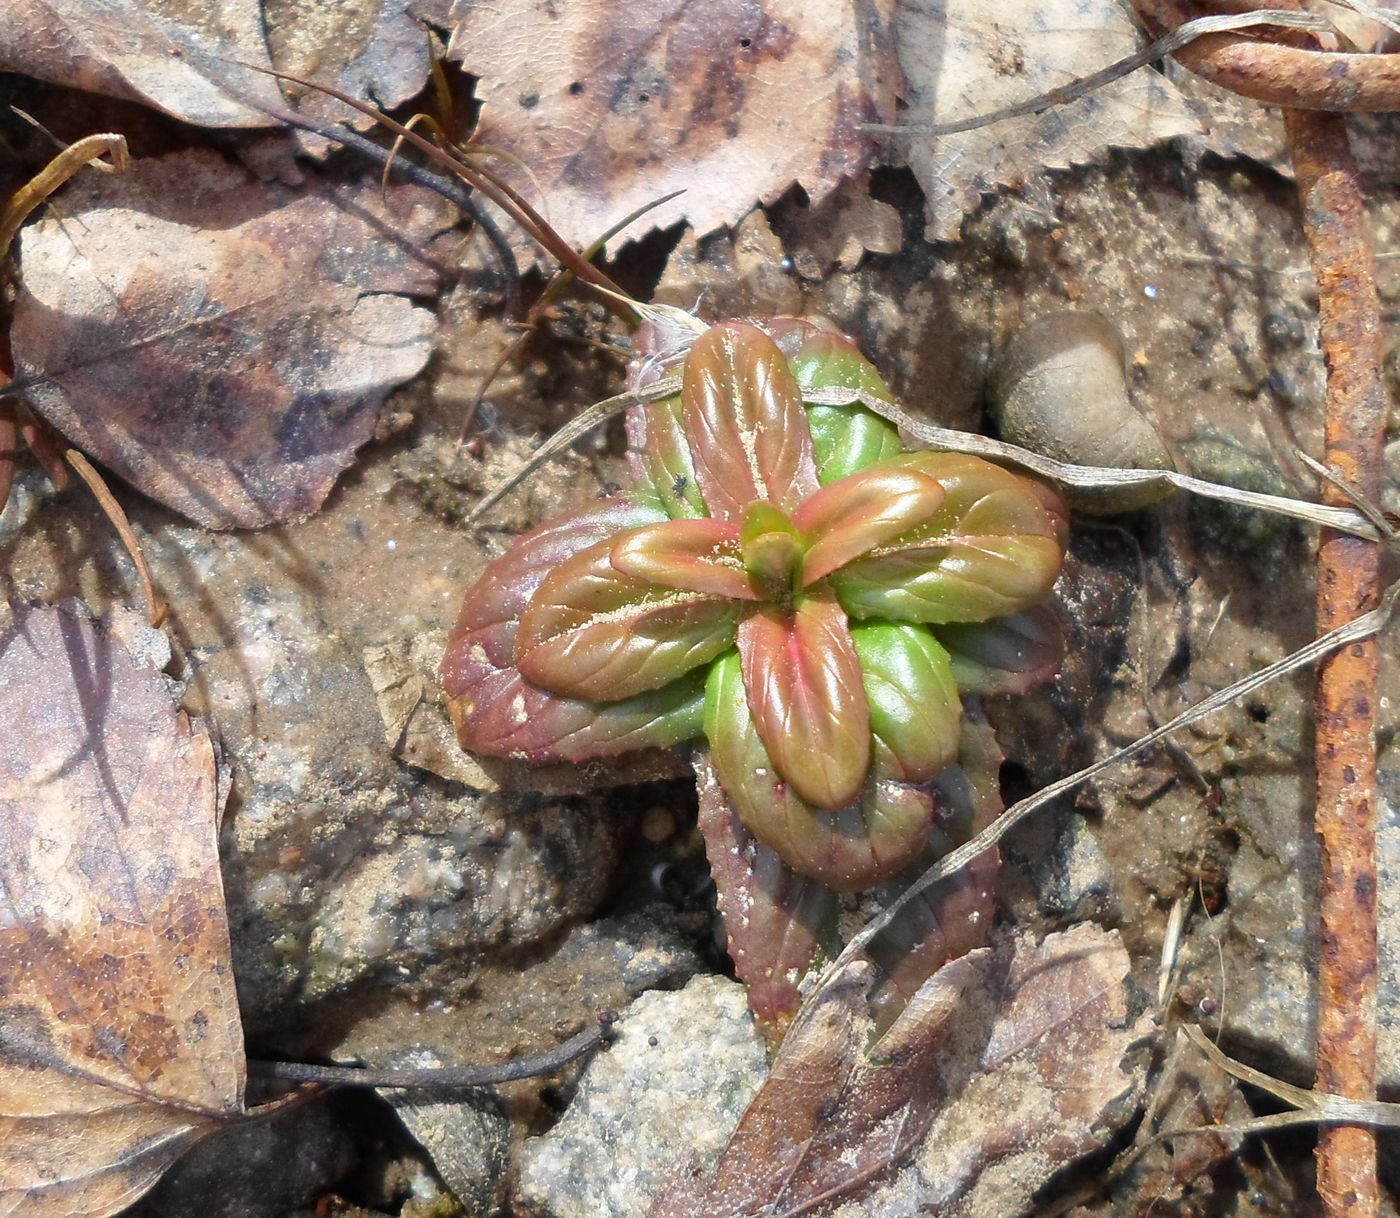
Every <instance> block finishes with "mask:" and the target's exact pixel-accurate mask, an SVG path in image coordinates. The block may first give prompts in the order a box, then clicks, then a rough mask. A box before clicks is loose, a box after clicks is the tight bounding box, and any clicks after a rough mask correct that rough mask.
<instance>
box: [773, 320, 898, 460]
mask: <svg viewBox="0 0 1400 1218" xmlns="http://www.w3.org/2000/svg"><path fill="white" fill-rule="evenodd" d="M791 366H792V373H793V376H795V377H796V378H797V383H798V384H799V385H800V386H801V387H802V388H803V389H804V390H807V389H831V388H839V389H854V390H858V391H863V392H865V393H869V394H872V395H873V396H875V397H879V398H886V399H888V398H889V397H890V391H889V388H888V386H887V385H886V384H885V382H884V381H883V380H882V379H881V378H880V374H879V373H878V372H876V371H875V365H874V364H872V363H871V362H870V361H869V360H868V359H866V358H865V356H863V355H862V354H861V353H860V350H859V349H858V348H857V347H856V345H855V343H853V342H852V341H851V340H850V339H849V338H847V337H846V336H845V335H843V334H835V333H832V332H830V331H821V330H819V331H815V332H814V333H812V334H811V335H810V337H808V338H807V339H806V341H805V342H803V344H802V345H801V347H799V348H798V350H797V352H796V354H794V355H793V356H792V360H791ZM807 422H808V425H809V426H810V427H811V429H812V455H813V457H814V459H815V460H816V464H817V477H818V479H819V480H820V481H821V483H822V484H823V485H826V484H827V483H829V482H835V481H836V480H837V479H838V478H845V477H848V476H849V475H851V474H853V473H855V472H856V471H858V470H862V469H865V468H866V467H867V466H871V465H874V464H875V463H876V462H877V461H883V460H885V459H886V458H887V457H893V456H897V455H898V454H899V453H901V452H903V451H904V446H903V445H902V444H901V443H900V442H899V432H898V431H896V430H895V427H894V425H893V424H892V423H889V422H886V421H885V420H884V419H882V418H880V416H879V415H877V414H874V413H873V412H871V411H869V410H866V409H865V407H863V406H809V407H808V408H807Z"/></svg>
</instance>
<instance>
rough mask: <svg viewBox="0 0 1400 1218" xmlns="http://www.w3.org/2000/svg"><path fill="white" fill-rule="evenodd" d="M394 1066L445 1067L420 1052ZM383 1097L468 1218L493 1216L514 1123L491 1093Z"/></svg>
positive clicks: (470, 1090)
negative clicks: (430, 1096) (423, 1151)
mask: <svg viewBox="0 0 1400 1218" xmlns="http://www.w3.org/2000/svg"><path fill="white" fill-rule="evenodd" d="M391 1064H392V1065H394V1066H395V1067H413V1068H424V1067H430V1066H441V1065H442V1064H443V1062H442V1059H441V1058H440V1057H438V1056H437V1055H436V1054H433V1053H429V1052H417V1053H405V1054H402V1055H400V1056H398V1057H395V1058H393V1059H392V1061H391ZM379 1094H380V1095H381V1096H383V1097H384V1099H385V1100H387V1101H388V1103H389V1104H390V1106H391V1107H392V1108H393V1109H394V1111H395V1112H397V1113H398V1116H399V1120H401V1121H402V1122H403V1123H404V1125H405V1127H407V1129H408V1131H409V1133H411V1134H412V1135H413V1137H414V1139H415V1140H416V1141H417V1142H418V1144H419V1145H420V1146H422V1147H423V1149H424V1150H425V1151H427V1152H428V1156H429V1157H430V1158H431V1159H432V1161H433V1166H434V1167H435V1168H436V1169H437V1173H438V1175H439V1176H441V1177H442V1181H443V1183H444V1184H446V1185H447V1187H448V1188H449V1189H451V1190H452V1195H453V1196H454V1197H456V1198H457V1200H458V1201H459V1202H461V1205H462V1211H463V1213H464V1214H465V1215H466V1218H484V1216H485V1215H487V1214H490V1213H492V1212H493V1211H494V1210H495V1208H496V1207H497V1205H498V1204H499V1203H500V1200H501V1197H502V1195H503V1193H504V1191H505V1173H506V1166H507V1164H508V1162H509V1159H510V1119H509V1118H508V1117H507V1116H506V1114H505V1112H504V1110H503V1109H502V1107H501V1104H500V1103H499V1101H498V1100H497V1099H496V1097H495V1095H494V1094H493V1093H492V1091H491V1089H490V1088H487V1087H464V1088H462V1089H461V1090H460V1091H458V1092H455V1093H452V1094H449V1095H443V1096H439V1097H436V1098H433V1099H423V1098H420V1097H419V1096H417V1095H415V1094H414V1093H412V1092H409V1091H403V1090H399V1089H387V1088H386V1089H384V1090H382V1091H380V1093H379Z"/></svg>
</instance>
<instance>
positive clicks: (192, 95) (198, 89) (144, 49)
mask: <svg viewBox="0 0 1400 1218" xmlns="http://www.w3.org/2000/svg"><path fill="white" fill-rule="evenodd" d="M232 60H242V61H243V62H244V63H247V64H252V65H254V66H256V67H263V68H270V67H271V66H272V63H271V61H270V60H269V59H268V55H267V46H266V44H265V43H264V41H263V15H262V10H261V7H260V5H259V4H258V0H160V2H156V0H6V3H4V4H3V5H0V69H3V70H5V71H8V72H21V73H23V74H25V75H26V76H37V77H39V78H40V79H41V80H51V81H54V82H56V83H58V84H61V85H71V86H72V87H73V88H76V89H87V90H89V91H91V92H94V93H105V94H107V95H108V96H110V97H120V98H123V99H125V100H128V101H136V102H143V103H145V104H146V105H149V106H155V107H156V108H157V109H159V110H164V111H165V113H167V114H170V115H173V116H174V117H175V118H178V119H183V120H184V121H185V122H187V123H197V124H199V125H201V126H205V127H268V126H272V125H274V123H275V121H276V120H274V119H271V118H269V117H268V116H267V115H266V114H264V113H263V112H262V111H261V110H260V109H258V107H257V104H256V103H259V102H261V103H262V104H263V105H270V106H280V105H281V104H282V98H281V95H280V94H279V93H278V91H277V86H276V84H275V83H274V82H273V81H272V80H271V79H269V78H268V77H266V76H261V75H259V74H258V73H257V72H254V71H250V70H249V69H248V68H246V67H242V66H241V65H239V64H237V63H233V62H230V61H232Z"/></svg>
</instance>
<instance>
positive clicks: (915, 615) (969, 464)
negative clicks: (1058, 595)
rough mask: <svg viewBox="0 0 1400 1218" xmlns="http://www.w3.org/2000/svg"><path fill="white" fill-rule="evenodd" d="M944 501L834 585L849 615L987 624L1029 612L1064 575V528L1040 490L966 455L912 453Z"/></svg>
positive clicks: (908, 458) (905, 460) (895, 462)
mask: <svg viewBox="0 0 1400 1218" xmlns="http://www.w3.org/2000/svg"><path fill="white" fill-rule="evenodd" d="M890 467H895V468H901V469H917V470H919V471H921V472H923V473H926V474H929V475H931V476H932V477H934V478H936V479H937V480H938V481H939V482H940V483H942V484H943V489H944V490H945V491H946V492H947V496H948V497H947V499H946V500H945V501H944V503H943V506H942V507H941V508H940V509H939V510H938V511H937V512H936V513H935V514H934V516H933V517H932V518H931V519H930V520H929V521H928V522H927V523H925V524H923V525H921V526H919V527H918V528H916V529H913V530H911V531H910V532H908V533H906V534H904V535H903V536H902V537H898V538H896V539H894V540H893V541H891V542H890V543H889V544H888V545H886V546H882V547H881V548H880V549H879V550H878V551H877V552H875V553H874V554H870V555H867V556H866V557H864V558H860V559H857V560H856V561H855V562H853V563H850V564H849V565H848V566H846V567H843V568H842V569H841V570H840V571H838V572H836V573H835V574H834V575H833V576H832V577H831V583H832V586H833V587H835V588H836V590H837V593H838V595H839V596H840V598H841V604H842V605H843V606H844V607H845V608H846V610H847V612H848V613H850V614H851V615H852V616H854V617H859V618H883V619H885V620H887V621H899V622H927V623H943V622H981V621H987V620H988V619H990V618H994V617H1005V616H1006V615H1008V614H1012V613H1017V612H1019V611H1020V610H1022V609H1026V608H1029V607H1030V606H1031V605H1033V604H1035V603H1036V602H1037V601H1038V600H1040V599H1041V598H1043V597H1044V596H1045V594H1046V593H1047V592H1049V590H1050V586H1051V585H1052V584H1053V583H1054V582H1055V577H1056V576H1057V575H1058V574H1059V570H1060V558H1061V550H1060V544H1059V540H1058V521H1057V520H1056V519H1055V518H1054V517H1053V516H1052V515H1051V513H1050V512H1049V511H1048V510H1047V508H1046V506H1045V504H1046V500H1045V495H1044V492H1043V489H1042V487H1041V486H1040V485H1039V484H1035V483H1031V482H1029V481H1028V480H1027V479H1023V478H1020V477H1018V476H1017V475H1015V474H1013V473H1010V472H1008V471H1007V470H1004V469H1002V468H1000V467H999V466H996V465H992V464H990V463H989V462H987V461H983V460H981V459H980V458H978V457H969V456H964V455H962V454H959V453H931V452H923V453H910V454H907V455H905V456H902V457H895V458H893V459H892V460H890V461H886V462H884V463H882V465H881V466H880V467H879V468H882V469H883V468H890Z"/></svg>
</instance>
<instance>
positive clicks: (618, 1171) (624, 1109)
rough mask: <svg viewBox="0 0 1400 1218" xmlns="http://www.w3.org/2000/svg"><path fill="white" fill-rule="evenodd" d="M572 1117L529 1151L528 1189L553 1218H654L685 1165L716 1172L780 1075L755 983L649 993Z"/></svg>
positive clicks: (587, 1081)
mask: <svg viewBox="0 0 1400 1218" xmlns="http://www.w3.org/2000/svg"><path fill="white" fill-rule="evenodd" d="M618 1033H619V1034H618V1039H617V1041H616V1042H615V1043H614V1044H613V1045H612V1047H611V1048H609V1049H608V1050H607V1052H605V1053H600V1054H599V1055H598V1056H597V1057H596V1058H595V1059H594V1060H593V1062H592V1063H591V1064H590V1065H589V1067H588V1069H587V1070H586V1071H585V1073H584V1075H583V1079H582V1081H581V1082H580V1083H579V1089H578V1094H577V1095H576V1096H575V1098H574V1102H573V1103H572V1104H571V1105H570V1106H569V1110H568V1111H567V1112H566V1113H565V1114H564V1119H563V1120H562V1121H560V1123H559V1124H558V1125H557V1126H556V1127H555V1128H554V1129H553V1130H551V1131H550V1132H549V1133H548V1134H546V1135H545V1136H544V1137H542V1138H535V1139H533V1140H531V1141H530V1142H527V1143H526V1144H525V1148H524V1151H523V1155H522V1163H521V1169H520V1194H521V1196H522V1198H523V1200H524V1201H525V1203H526V1205H527V1206H531V1207H533V1208H534V1209H535V1210H538V1211H540V1212H542V1213H545V1214H549V1215H551V1216H552V1218H643V1215H645V1214H646V1212H647V1208H648V1207H649V1205H650V1204H651V1199H652V1196H653V1194H654V1193H655V1192H656V1190H657V1189H658V1188H659V1187H660V1186H661V1185H662V1183H663V1181H664V1180H665V1179H666V1177H667V1176H668V1174H669V1173H670V1172H671V1171H672V1170H673V1169H674V1168H675V1167H676V1165H677V1164H679V1163H682V1162H684V1161H685V1160H686V1159H687V1158H688V1157H693V1159H694V1160H695V1161H696V1166H698V1167H700V1168H703V1169H708V1168H709V1167H710V1166H711V1165H712V1164H713V1163H714V1161H715V1159H716V1158H717V1157H718V1156H719V1153H720V1151H721V1150H722V1149H723V1147H724V1145H725V1143H726V1141H727V1140H728V1139H729V1135H730V1134H731V1133H732V1132H733V1129H734V1126H735V1125H736V1124H737V1123H738V1120H739V1117H740V1115H741V1114H742V1113H743V1111H744V1109H745V1108H746V1107H747V1106H748V1103H749V1100H750V1099H751V1098H752V1097H753V1094H754V1092H755V1091H757V1090H758V1087H759V1085H760V1084H761V1083H762V1081H763V1079H764V1076H765V1075H766V1074H767V1071H768V1063H767V1058H766V1056H765V1054H764V1048H763V1038H762V1037H761V1036H760V1035H759V1033H758V1030H757V1028H756V1027H755V1026H754V1022H753V1018H752V1017H751V1016H750V1014H749V1009H748V1002H747V1000H746V998H745V994H744V987H743V986H741V985H738V984H737V983H735V982H733V981H729V980H726V979H725V978H723V977H714V976H705V977H696V978H695V979H694V980H692V981H691V982H690V984H689V985H687V986H686V987H685V989H683V990H680V991H677V992H673V993H661V992H658V991H653V992H651V993H648V994H643V995H642V996H641V997H640V998H638V999H637V1001H636V1002H634V1003H633V1004H632V1005H631V1006H630V1007H629V1008H628V1010H627V1012H626V1014H625V1015H624V1017H623V1018H622V1020H621V1022H620V1023H619V1025H618Z"/></svg>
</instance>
